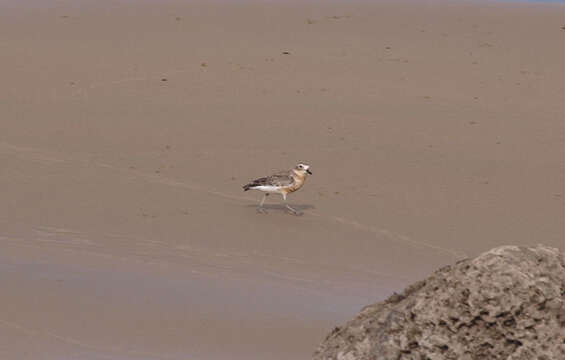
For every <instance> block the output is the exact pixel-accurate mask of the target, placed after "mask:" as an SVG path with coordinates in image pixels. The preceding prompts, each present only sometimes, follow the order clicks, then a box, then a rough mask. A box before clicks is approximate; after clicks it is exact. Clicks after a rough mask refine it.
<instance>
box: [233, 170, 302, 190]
mask: <svg viewBox="0 0 565 360" xmlns="http://www.w3.org/2000/svg"><path fill="white" fill-rule="evenodd" d="M292 184H294V178H293V177H292V176H290V175H289V173H288V171H284V172H280V173H276V174H273V175H271V176H267V177H262V178H259V179H256V180H253V181H252V182H250V183H249V184H247V185H244V186H243V189H244V190H245V191H247V190H249V189H253V188H254V187H257V186H290V185H292Z"/></svg>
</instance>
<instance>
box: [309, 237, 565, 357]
mask: <svg viewBox="0 0 565 360" xmlns="http://www.w3.org/2000/svg"><path fill="white" fill-rule="evenodd" d="M314 359H316V360H329V359H337V360H354V359H367V360H369V359H370V360H395V359H406V360H412V359H413V360H424V359H426V360H440V359H441V360H443V359H445V360H451V359H452V360H494V359H505V360H532V359H539V360H558V359H565V256H564V254H563V253H561V252H559V250H558V249H554V248H549V247H545V246H541V245H538V246H536V247H517V246H503V247H499V248H495V249H493V250H491V251H488V252H486V253H484V254H482V255H480V256H478V257H476V258H474V259H466V260H462V261H459V262H458V263H456V264H455V265H452V266H446V267H444V268H442V269H439V270H437V271H436V272H435V273H434V274H432V275H431V276H430V277H429V278H427V279H426V280H423V281H420V282H418V283H416V284H414V285H412V286H410V287H409V288H407V289H406V290H405V291H404V292H403V293H402V294H395V295H393V296H391V297H390V298H389V299H387V300H386V301H384V302H379V303H376V304H374V305H370V306H367V307H365V308H364V309H363V310H362V311H361V313H360V314H359V315H358V316H357V317H356V318H355V319H353V320H351V321H350V322H348V323H347V324H345V326H343V327H336V328H335V329H334V330H333V331H332V332H331V333H330V334H329V335H328V336H327V338H326V339H325V340H324V341H323V342H322V344H321V345H320V346H319V348H318V349H317V351H316V352H315V354H314Z"/></svg>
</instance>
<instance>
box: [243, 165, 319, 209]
mask: <svg viewBox="0 0 565 360" xmlns="http://www.w3.org/2000/svg"><path fill="white" fill-rule="evenodd" d="M308 174H310V175H312V172H311V171H310V165H306V164H302V163H301V164H298V165H296V166H295V167H294V168H293V169H290V170H287V171H281V172H278V173H275V174H273V175H271V176H267V177H262V178H260V179H257V180H253V181H252V182H250V183H249V184H247V185H244V186H243V190H244V191H247V190H259V191H263V192H264V193H265V194H264V195H263V198H262V199H261V202H260V203H259V206H258V207H257V211H258V212H260V213H263V214H265V213H266V212H267V211H266V210H265V208H264V207H263V204H264V203H265V199H266V198H267V196H269V194H270V193H278V194H281V195H282V197H283V199H284V202H285V206H286V208H287V209H288V210H289V211H290V212H291V213H293V214H294V215H302V212H300V211H298V210H296V209H293V208H292V207H290V205H288V203H287V202H286V195H288V194H289V193H292V192H295V191H296V190H298V189H300V188H301V187H302V186H303V185H304V182H305V181H306V176H308Z"/></svg>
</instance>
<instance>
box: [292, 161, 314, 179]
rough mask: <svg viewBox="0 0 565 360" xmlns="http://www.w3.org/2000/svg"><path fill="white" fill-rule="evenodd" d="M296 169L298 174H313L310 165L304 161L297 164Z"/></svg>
mask: <svg viewBox="0 0 565 360" xmlns="http://www.w3.org/2000/svg"><path fill="white" fill-rule="evenodd" d="M294 171H296V172H297V173H298V174H300V175H302V176H306V174H307V173H308V174H310V175H312V171H310V165H307V164H303V163H299V164H298V165H296V167H295V168H294Z"/></svg>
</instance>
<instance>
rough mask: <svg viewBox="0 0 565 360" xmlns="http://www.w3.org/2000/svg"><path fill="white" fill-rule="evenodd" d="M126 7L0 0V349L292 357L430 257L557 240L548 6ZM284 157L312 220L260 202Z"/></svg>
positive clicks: (561, 10)
mask: <svg viewBox="0 0 565 360" xmlns="http://www.w3.org/2000/svg"><path fill="white" fill-rule="evenodd" d="M46 4H49V5H46ZM133 4H134V2H133V1H120V2H110V1H97V2H94V1H81V2H71V1H66V0H64V1H52V2H49V3H45V2H44V3H43V4H42V6H37V4H32V3H26V6H21V5H20V6H14V5H13V4H11V2H8V1H3V2H0V7H1V11H0V34H2V35H0V49H1V52H2V66H1V70H0V71H1V74H2V81H3V86H2V87H1V88H0V125H1V126H0V127H1V131H0V162H1V164H2V168H1V169H0V187H1V189H2V200H3V206H2V207H1V208H0V247H1V249H2V250H1V251H0V287H1V288H2V296H1V297H0V308H1V309H2V311H1V312H0V358H17V359H34V360H37V359H45V360H52V359H63V358H72V359H89V360H90V359H120V360H122V359H134V360H137V359H175V360H176V359H203V360H209V359H281V360H283V359H308V358H309V357H310V354H311V352H312V351H313V350H314V348H315V347H316V345H317V344H318V343H319V342H320V341H321V340H322V338H323V337H324V336H325V334H326V333H327V332H328V331H330V330H331V328H332V326H334V325H337V324H339V323H341V322H343V321H345V320H346V319H349V318H351V317H352V316H353V315H354V314H356V313H357V312H358V310H359V309H360V308H361V307H362V306H364V305H366V304H369V303H372V302H375V301H377V300H380V299H383V298H385V297H386V296H388V295H390V294H391V293H392V292H394V291H399V290H401V289H402V288H403V287H404V286H406V285H408V284H410V283H411V282H413V281H415V280H418V279H420V278H422V277H424V276H426V275H427V274H428V273H429V272H431V271H433V270H434V269H436V268H438V267H440V266H442V265H445V264H449V263H452V262H454V261H455V260H457V259H460V258H463V257H465V256H472V255H476V254H478V253H479V252H482V251H485V250H488V249H490V248H492V247H494V246H498V245H502V244H517V245H528V244H536V243H540V242H541V243H544V244H546V245H550V246H555V247H558V248H560V249H562V250H563V249H565V247H564V246H565V245H564V243H565V242H564V240H563V239H564V235H565V221H563V214H564V213H565V163H564V162H563V159H564V158H565V119H564V117H563V114H564V113H565V105H564V104H565V85H563V84H564V82H563V64H564V63H565V48H564V47H562V46H560V44H562V43H563V40H564V38H565V30H563V29H561V28H562V27H563V26H565V22H564V20H563V19H565V17H564V15H565V7H564V6H563V5H556V4H546V5H542V4H523V3H516V4H509V3H481V2H465V3H457V2H453V3H451V2H449V3H448V2H433V1H430V2H425V4H423V3H422V2H417V3H416V4H414V3H412V2H409V1H402V2H379V3H373V4H369V3H363V2H354V3H348V4H341V3H339V2H326V1H316V2H307V3H305V2H300V3H298V2H295V3H293V4H291V5H288V4H289V3H286V4H287V5H281V4H278V5H277V4H276V3H274V2H271V3H259V2H252V1H247V2H243V1H241V2H237V3H234V2H229V3H225V2H213V3H211V2H201V3H199V2H190V3H183V2H180V1H178V2H175V1H167V2H160V4H159V5H156V4H155V3H152V2H151V1H147V2H143V3H140V2H136V5H135V6H134V5H133ZM285 53H287V54H285ZM298 161H304V162H308V163H309V164H311V165H312V170H313V172H314V175H313V176H311V177H310V178H309V179H308V181H307V183H306V185H305V187H304V188H303V189H302V190H300V191H299V192H298V193H296V194H293V195H291V196H290V201H291V204H293V205H294V206H296V207H298V208H301V209H303V210H304V212H305V214H304V215H303V216H301V217H295V216H291V215H289V214H286V213H285V212H284V211H283V209H282V207H281V206H280V199H278V198H277V197H276V196H271V197H270V198H269V199H268V203H269V204H270V205H269V214H267V215H260V214H257V213H256V212H255V205H256V202H257V201H258V200H259V199H260V194H257V193H253V192H245V193H244V192H243V191H242V189H241V186H242V185H243V184H245V183H246V182H247V181H249V180H251V179H254V178H257V177H260V176H264V175H267V174H268V173H269V172H271V171H274V170H282V169H284V168H288V167H291V166H293V165H294V164H295V163H296V162H298Z"/></svg>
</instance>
